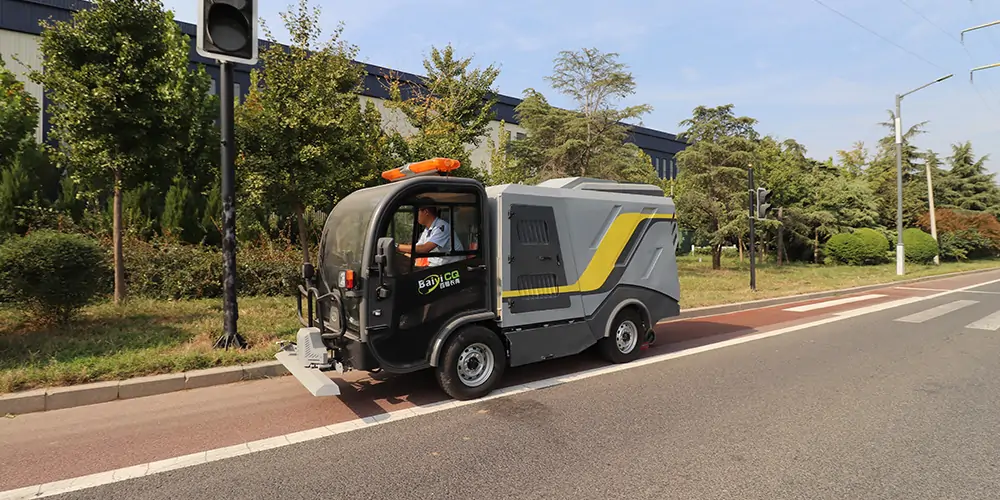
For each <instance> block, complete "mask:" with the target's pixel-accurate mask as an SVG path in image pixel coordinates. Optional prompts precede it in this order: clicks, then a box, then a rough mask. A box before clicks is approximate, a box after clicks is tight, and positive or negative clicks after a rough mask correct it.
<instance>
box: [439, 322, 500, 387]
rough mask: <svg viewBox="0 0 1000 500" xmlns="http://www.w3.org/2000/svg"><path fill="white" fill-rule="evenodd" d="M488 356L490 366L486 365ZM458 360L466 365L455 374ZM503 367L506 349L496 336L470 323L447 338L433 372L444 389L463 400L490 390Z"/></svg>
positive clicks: (494, 385) (457, 369)
mask: <svg viewBox="0 0 1000 500" xmlns="http://www.w3.org/2000/svg"><path fill="white" fill-rule="evenodd" d="M467 349H468V350H469V351H466V350H467ZM463 352H465V354H466V356H465V359H463ZM490 358H492V363H491V365H492V366H491V367H486V366H485V365H486V364H489V363H490V362H489V359H490ZM460 362H461V363H464V364H465V367H466V370H463V373H462V374H460V373H459V364H460ZM480 366H483V367H484V368H483V371H482V372H481V371H479V370H478V367H480ZM506 366H507V350H506V349H505V348H504V345H503V342H500V338H499V337H497V335H496V334H495V333H493V331H491V330H490V329H488V328H485V327H482V326H479V325H470V326H467V327H464V328H462V329H461V330H459V331H458V332H455V334H453V335H452V336H451V337H450V338H449V339H448V343H447V344H445V347H444V353H443V354H442V355H441V359H440V362H439V363H438V366H437V368H436V369H435V370H434V374H435V376H436V377H437V381H438V385H440V386H441V389H442V390H444V392H446V393H447V394H448V395H449V396H451V397H453V398H455V399H457V400H460V401H464V400H469V399H477V398H481V397H483V396H485V395H487V394H489V393H490V392H492V391H493V389H494V388H495V387H496V386H497V384H498V383H499V382H500V379H501V378H502V377H503V372H504V368H506ZM486 371H488V372H489V373H485V372H486Z"/></svg>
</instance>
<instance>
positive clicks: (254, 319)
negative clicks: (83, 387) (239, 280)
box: [0, 297, 299, 393]
mask: <svg viewBox="0 0 1000 500" xmlns="http://www.w3.org/2000/svg"><path fill="white" fill-rule="evenodd" d="M239 314H240V315H239V330H240V333H241V334H242V335H243V336H244V337H245V338H246V339H247V342H249V343H250V346H251V348H250V349H247V350H235V349H231V350H229V351H225V350H221V349H214V348H213V347H212V346H213V344H214V343H215V340H216V339H217V338H218V337H219V335H220V334H221V332H222V301H221V300H193V301H178V302H166V301H152V300H133V301H130V302H129V303H128V305H126V306H124V307H122V308H120V309H119V308H117V307H115V306H114V305H112V304H99V305H95V306H91V307H88V308H86V309H84V310H83V312H82V313H81V314H80V315H79V317H78V318H76V319H75V320H74V321H73V323H72V324H70V325H68V326H66V327H62V328H60V327H54V326H41V325H34V324H32V323H29V322H26V321H25V319H24V317H23V315H22V314H20V313H19V312H18V311H16V310H14V309H12V308H9V307H8V308H0V393H2V392H12V391H19V390H25V389H31V388H35V387H42V386H55V385H69V384H78V383H85V382H95V381H101V380H116V379H123V378H128V377H136V376H142V375H152V374H159V373H170V372H181V371H185V370H194V369H199V368H210V367H213V366H221V365H233V364H239V363H245V362H253V361H261V360H273V359H274V353H275V352H276V350H277V346H275V344H274V343H275V342H276V341H278V340H282V339H284V340H294V339H295V331H296V330H297V329H298V326H299V322H298V319H297V318H296V316H295V301H294V299H292V298H270V297H262V298H257V297H254V298H242V299H240V301H239Z"/></svg>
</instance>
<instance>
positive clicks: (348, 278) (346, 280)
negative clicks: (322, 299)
mask: <svg viewBox="0 0 1000 500" xmlns="http://www.w3.org/2000/svg"><path fill="white" fill-rule="evenodd" d="M337 281H338V283H337V284H338V285H340V288H343V289H344V290H353V289H354V271H350V270H348V271H341V272H340V277H339V279H338V280H337Z"/></svg>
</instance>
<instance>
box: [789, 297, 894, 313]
mask: <svg viewBox="0 0 1000 500" xmlns="http://www.w3.org/2000/svg"><path fill="white" fill-rule="evenodd" d="M880 297H885V295H882V294H879V293H869V294H867V295H857V296H854V297H845V298H843V299H835V300H825V301H823V302H816V303H813V304H806V305H804V306H797V307H789V308H788V309H785V311H788V312H809V311H815V310H817V309H826V308H828V307H836V306H842V305H844V304H853V303H854V302H861V301H864V300H872V299H877V298H880Z"/></svg>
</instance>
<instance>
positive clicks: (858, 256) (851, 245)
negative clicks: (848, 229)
mask: <svg viewBox="0 0 1000 500" xmlns="http://www.w3.org/2000/svg"><path fill="white" fill-rule="evenodd" d="M826 255H827V256H828V258H829V259H830V260H832V261H833V262H836V263H840V264H850V265H852V266H856V265H859V264H861V263H862V262H864V255H865V243H864V242H863V241H861V238H858V237H857V236H856V235H854V234H851V233H839V234H835V235H833V236H831V237H830V239H829V240H828V241H827V242H826Z"/></svg>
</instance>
